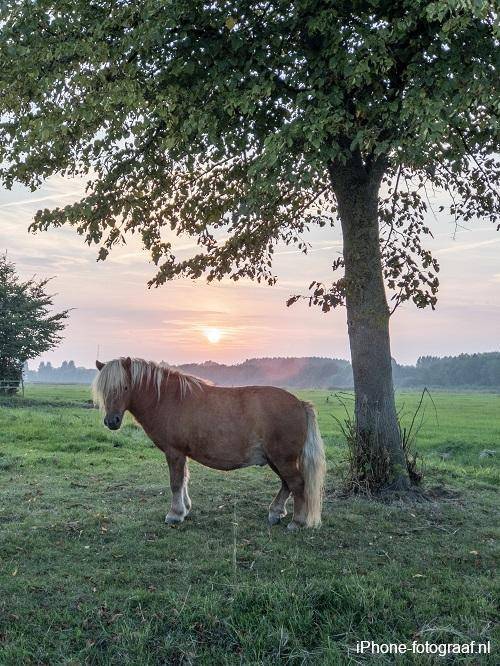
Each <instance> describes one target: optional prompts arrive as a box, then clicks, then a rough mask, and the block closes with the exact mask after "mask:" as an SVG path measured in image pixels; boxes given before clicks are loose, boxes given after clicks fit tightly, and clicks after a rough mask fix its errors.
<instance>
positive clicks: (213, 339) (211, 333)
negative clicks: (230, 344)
mask: <svg viewBox="0 0 500 666" xmlns="http://www.w3.org/2000/svg"><path fill="white" fill-rule="evenodd" d="M203 335H204V336H205V337H206V339H207V340H208V341H209V342H210V343H212V344H213V345H216V344H217V343H218V342H220V339H221V338H222V331H221V330H220V328H204V329H203Z"/></svg>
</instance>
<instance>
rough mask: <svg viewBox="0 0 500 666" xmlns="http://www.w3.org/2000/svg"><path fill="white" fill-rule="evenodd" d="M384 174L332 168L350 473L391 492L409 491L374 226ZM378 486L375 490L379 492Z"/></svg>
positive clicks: (376, 226)
mask: <svg viewBox="0 0 500 666" xmlns="http://www.w3.org/2000/svg"><path fill="white" fill-rule="evenodd" d="M382 174H383V169H382V168H379V170H378V171H377V170H373V171H372V172H371V173H369V174H367V172H366V171H365V169H364V166H363V165H362V163H361V162H360V161H359V162H357V163H356V162H355V160H354V159H353V161H352V163H351V164H347V165H344V166H340V167H339V168H337V167H335V169H333V168H332V171H331V179H332V183H333V187H334V190H335V194H336V197H337V203H338V212H339V217H340V221H341V225H342V234H343V246H344V263H345V280H346V307H347V324H348V330H349V342H350V347H351V361H352V369H353V374H354V392H355V427H356V442H357V446H358V449H357V450H358V454H359V455H358V456H357V463H358V465H357V466H358V469H357V470H355V471H356V472H357V474H358V475H359V477H363V476H365V477H366V476H368V477H370V476H371V479H370V478H368V479H367V480H368V481H370V482H371V483H370V485H372V486H373V485H375V486H377V485H378V484H380V486H382V487H385V488H390V489H395V490H405V489H407V488H409V486H410V480H409V476H408V469H407V464H406V456H405V452H404V450H403V446H402V441H401V434H400V431H399V425H398V419H397V413H396V405H395V401H394V386H393V381H392V362H391V349H390V338H389V317H390V313H389V307H388V304H387V298H386V293H385V287H384V278H383V273H382V260H381V250H380V237H379V223H378V191H379V187H380V182H381V179H382ZM359 477H358V478H359ZM380 486H379V487H380Z"/></svg>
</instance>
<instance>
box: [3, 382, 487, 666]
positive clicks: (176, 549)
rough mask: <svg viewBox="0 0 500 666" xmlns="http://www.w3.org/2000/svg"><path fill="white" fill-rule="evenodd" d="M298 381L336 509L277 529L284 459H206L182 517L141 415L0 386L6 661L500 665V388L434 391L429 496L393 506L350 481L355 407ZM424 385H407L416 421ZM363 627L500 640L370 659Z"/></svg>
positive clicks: (390, 634)
mask: <svg viewBox="0 0 500 666" xmlns="http://www.w3.org/2000/svg"><path fill="white" fill-rule="evenodd" d="M300 395H301V396H302V397H307V398H308V399H310V400H312V401H313V402H314V403H315V404H316V406H317V408H318V410H319V415H320V425H321V430H322V433H323V436H324V439H325V443H326V445H327V455H328V463H329V472H328V487H327V498H326V503H325V512H324V524H323V527H322V528H321V529H320V530H315V531H300V532H298V533H288V532H287V530H286V529H285V527H284V526H283V525H281V526H277V527H274V528H272V529H269V528H268V527H267V524H266V515H267V505H268V504H269V502H270V501H271V499H272V497H273V495H274V494H275V492H276V490H277V488H278V485H279V484H278V482H277V479H276V477H275V476H274V474H273V473H272V472H271V471H270V470H269V469H267V468H264V469H246V470H241V471H237V472H230V473H222V472H215V471H211V470H208V469H205V468H202V467H201V466H199V465H197V464H194V463H191V477H192V478H191V496H192V500H193V510H192V513H191V515H190V517H189V518H188V519H187V520H186V522H185V523H184V524H183V525H181V526H179V527H176V528H171V527H168V526H166V525H165V524H164V522H163V520H164V515H165V513H166V511H167V509H168V504H169V499H170V494H169V491H168V490H167V488H168V478H167V468H166V464H165V462H164V460H163V458H162V456H161V454H160V452H159V451H158V450H157V449H155V448H154V447H153V446H152V444H151V443H150V442H149V441H148V440H147V439H146V438H145V436H144V434H143V433H142V431H141V430H140V428H139V427H138V426H137V425H136V424H135V423H133V422H132V420H131V419H128V420H127V421H126V423H125V425H124V427H123V428H122V429H121V430H120V431H119V432H117V433H111V432H110V431H108V430H107V429H105V428H104V427H103V425H102V421H101V416H100V415H99V413H98V412H97V411H96V410H94V409H91V408H89V404H88V403H87V401H88V400H89V392H88V389H87V388H86V387H73V386H68V387H49V386H37V387H28V389H27V391H26V396H25V398H24V399H22V398H12V399H11V398H9V399H7V398H4V399H3V400H0V498H1V504H0V555H1V560H0V664H1V665H2V666H4V665H6V666H10V665H13V666H17V665H24V664H28V665H30V664H47V665H49V666H54V665H56V664H57V665H58V664H66V665H70V664H75V665H76V664H103V665H104V664H106V665H107V664H113V665H114V664H116V665H120V666H121V665H129V664H138V665H141V666H142V665H144V666H149V665H152V664H169V665H170V664H172V665H175V664H192V663H193V664H203V665H205V664H206V665H218V664H255V665H257V664H277V663H280V664H281V663H283V664H314V665H316V664H319V665H323V664H325V665H326V664H328V665H336V664H340V665H342V664H357V663H376V664H379V663H380V664H383V663H397V664H410V663H416V664H428V663H434V662H435V663H469V664H482V663H484V664H487V663H491V664H493V663H499V658H498V634H496V636H495V625H494V622H495V617H496V616H495V610H496V609H495V598H496V597H495V537H496V536H497V534H498V521H497V518H498V514H497V507H498V501H497V495H496V493H497V492H498V483H499V474H498V461H499V457H500V395H493V394H481V393H474V394H472V393H471V394H462V393H460V394H459V393H457V394H452V393H435V394H434V395H433V399H434V403H435V410H434V407H433V406H432V405H431V403H430V402H427V408H426V415H425V422H424V424H423V427H422V429H421V431H420V437H419V444H418V446H419V450H420V452H421V453H422V454H423V456H424V460H425V469H426V475H425V488H426V490H427V491H428V494H429V496H430V497H431V498H432V499H431V500H429V501H425V502H419V503H403V502H393V503H390V504H388V503H382V502H379V501H369V500H367V499H361V498H349V499H346V498H342V497H341V496H340V494H339V492H338V491H339V488H340V485H341V478H342V476H343V474H344V473H345V457H346V452H345V448H344V445H343V443H342V439H341V436H340V431H339V427H338V425H337V423H336V421H335V419H334V418H333V416H341V415H342V410H341V407H340V405H339V404H338V403H337V401H336V400H335V399H334V398H333V397H332V396H331V394H328V393H326V392H323V391H308V392H301V393H300ZM327 398H328V401H327ZM418 399H419V395H418V394H416V393H411V392H408V393H401V394H400V395H399V396H398V403H399V406H400V407H401V408H402V414H403V418H406V420H407V421H408V419H409V418H410V415H411V413H412V411H413V410H414V408H415V406H416V404H417V402H418ZM485 450H491V451H496V454H494V455H488V454H485V453H483V455H482V456H481V452H484V451H485ZM497 589H498V588H497ZM360 640H373V641H375V642H377V643H389V642H390V643H403V642H406V643H408V644H411V642H412V641H418V642H421V643H425V641H429V642H430V643H465V642H468V641H472V640H474V641H477V642H485V641H487V640H491V641H492V643H491V651H492V653H491V655H489V656H483V657H478V656H477V655H476V656H469V657H467V656H465V655H462V656H454V657H448V658H447V659H444V658H439V657H424V656H421V657H420V656H408V655H405V656H400V657H389V656H378V657H369V656H367V655H366V654H365V655H364V656H362V655H360V654H357V653H356V643H357V642H358V641H360Z"/></svg>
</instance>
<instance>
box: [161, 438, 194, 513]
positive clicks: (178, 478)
mask: <svg viewBox="0 0 500 666" xmlns="http://www.w3.org/2000/svg"><path fill="white" fill-rule="evenodd" d="M166 456H167V462H168V468H169V470H170V488H171V490H172V504H171V506H170V511H169V512H168V513H167V515H166V517H165V522H166V523H167V524H168V525H176V524H177V523H182V521H183V520H184V518H185V517H186V516H187V514H188V511H189V508H188V507H187V506H186V503H185V497H187V498H188V500H189V496H188V494H187V479H186V467H187V465H186V457H185V456H182V455H179V454H178V453H176V452H174V451H168V452H167V454H166ZM189 505H191V500H189Z"/></svg>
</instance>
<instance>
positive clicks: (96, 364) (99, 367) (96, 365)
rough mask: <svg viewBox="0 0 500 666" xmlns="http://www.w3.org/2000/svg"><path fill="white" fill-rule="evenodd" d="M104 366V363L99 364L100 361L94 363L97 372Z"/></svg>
mask: <svg viewBox="0 0 500 666" xmlns="http://www.w3.org/2000/svg"><path fill="white" fill-rule="evenodd" d="M105 365H106V364H105V363H101V361H96V362H95V367H96V368H97V369H98V370H99V372H100V371H101V370H102V369H103V368H104V366H105Z"/></svg>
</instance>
